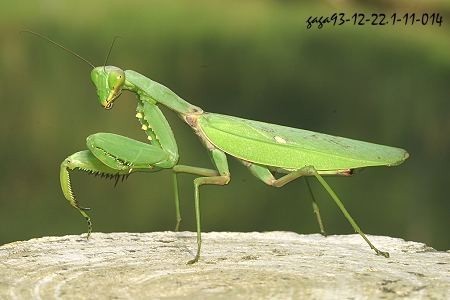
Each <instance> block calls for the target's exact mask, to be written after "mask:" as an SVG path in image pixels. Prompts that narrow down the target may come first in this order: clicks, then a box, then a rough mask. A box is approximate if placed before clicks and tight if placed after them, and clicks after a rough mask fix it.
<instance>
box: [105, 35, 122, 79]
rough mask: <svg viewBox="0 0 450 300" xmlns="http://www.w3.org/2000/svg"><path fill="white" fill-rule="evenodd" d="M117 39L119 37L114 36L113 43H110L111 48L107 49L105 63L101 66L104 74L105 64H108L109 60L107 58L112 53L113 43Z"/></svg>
mask: <svg viewBox="0 0 450 300" xmlns="http://www.w3.org/2000/svg"><path fill="white" fill-rule="evenodd" d="M118 38H120V36H118V35H116V36H115V37H114V39H113V41H112V43H111V46H110V47H109V50H108V54H107V55H106V59H105V63H104V64H103V71H104V72H105V73H106V70H105V67H106V64H107V63H108V59H109V56H110V55H111V51H112V49H113V47H114V43H115V42H116V40H117V39H118Z"/></svg>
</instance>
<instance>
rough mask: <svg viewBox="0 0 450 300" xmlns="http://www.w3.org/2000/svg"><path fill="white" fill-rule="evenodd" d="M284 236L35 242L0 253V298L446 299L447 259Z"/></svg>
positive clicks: (383, 246)
mask: <svg viewBox="0 0 450 300" xmlns="http://www.w3.org/2000/svg"><path fill="white" fill-rule="evenodd" d="M369 239H370V240H371V241H372V242H373V243H374V244H375V245H376V246H377V247H378V248H379V249H380V250H384V251H388V252H390V255H391V257H390V258H384V257H382V256H377V255H375V253H374V252H373V251H372V250H371V249H370V248H369V247H368V246H367V244H366V243H365V242H364V241H363V240H362V238H361V237H360V236H359V235H344V236H329V237H322V236H321V235H318V234H314V235H299V234H296V233H292V232H267V233H257V232H252V233H239V232H236V233H232V232H220V233H219V232H211V233H203V248H202V256H201V257H200V261H199V262H198V263H196V264H194V265H186V262H187V261H188V260H190V259H191V258H192V257H193V256H194V253H195V250H196V248H195V247H196V240H195V234H194V233H191V232H178V233H175V232H154V233H108V234H106V233H94V234H93V235H92V237H91V239H89V240H88V241H87V240H86V239H85V238H84V237H82V236H62V237H43V238H39V239H32V240H29V241H23V242H14V243H10V244H6V245H3V246H1V247H0V299H55V298H63V299H111V298H114V299H126V298H134V299H142V298H147V299H148V298H152V299H161V298H170V299H178V298H190V299H269V298H270V299H305V298H310V299H397V298H399V297H406V298H409V299H445V298H446V299H450V252H448V251H447V252H439V251H436V250H434V249H433V248H430V247H427V246H426V245H424V244H421V243H416V242H406V241H404V240H402V239H397V238H390V237H382V236H369Z"/></svg>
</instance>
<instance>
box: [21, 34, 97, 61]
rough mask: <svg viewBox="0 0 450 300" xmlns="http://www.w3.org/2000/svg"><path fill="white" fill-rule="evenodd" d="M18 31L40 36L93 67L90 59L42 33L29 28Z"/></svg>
mask: <svg viewBox="0 0 450 300" xmlns="http://www.w3.org/2000/svg"><path fill="white" fill-rule="evenodd" d="M20 32H28V33H31V34H34V35H35V36H37V37H40V38H42V39H44V40H46V41H48V42H50V43H52V44H53V45H55V46H58V47H59V48H61V49H63V50H65V51H67V52H69V53H70V54H72V55H73V56H76V57H78V58H79V59H81V60H82V61H84V62H85V63H87V64H88V65H89V66H91V67H92V68H93V69H94V68H95V66H94V65H93V64H92V63H91V62H90V61H88V60H87V59H85V58H84V57H82V56H81V55H79V54H77V53H75V52H74V51H72V50H70V49H68V48H66V47H64V46H63V45H61V44H59V43H57V42H55V41H53V40H51V39H50V38H48V37H46V36H44V35H42V34H40V33H37V32H34V31H31V30H21V31H20Z"/></svg>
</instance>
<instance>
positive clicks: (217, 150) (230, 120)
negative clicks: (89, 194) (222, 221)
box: [30, 32, 409, 264]
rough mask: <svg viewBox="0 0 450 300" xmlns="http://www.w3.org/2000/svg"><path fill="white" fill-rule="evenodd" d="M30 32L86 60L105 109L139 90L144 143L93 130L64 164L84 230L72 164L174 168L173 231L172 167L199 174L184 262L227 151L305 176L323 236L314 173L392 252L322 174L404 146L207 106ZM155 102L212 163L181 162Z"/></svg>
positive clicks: (392, 160) (376, 162) (63, 178)
mask: <svg viewBox="0 0 450 300" xmlns="http://www.w3.org/2000/svg"><path fill="white" fill-rule="evenodd" d="M30 33H33V34H35V35H38V36H40V37H42V38H44V39H46V40H48V41H50V42H51V43H53V44H55V45H57V46H59V47H61V48H63V49H65V50H67V51H69V52H71V53H72V54H74V55H75V56H77V57H79V58H81V59H83V60H84V61H85V62H87V63H89V65H90V66H91V67H92V68H93V69H92V71H91V79H92V82H93V83H94V86H95V88H96V90H97V95H98V100H99V102H100V104H101V106H102V107H104V108H105V109H107V110H110V109H111V108H112V107H113V105H114V104H115V103H116V101H117V99H118V98H119V96H120V95H121V94H122V92H123V91H124V90H126V91H130V92H132V93H135V94H136V96H137V108H136V117H137V119H138V120H139V122H140V124H141V129H142V130H143V131H144V132H145V134H146V135H147V139H148V141H147V143H144V142H140V141H137V140H133V139H130V138H128V137H125V136H121V135H117V134H113V133H96V134H92V135H90V136H89V137H88V138H87V142H86V144H87V148H88V150H84V151H80V152H76V153H74V154H72V155H70V156H69V157H67V158H66V159H65V160H64V161H63V162H62V163H61V169H60V182H61V189H62V191H63V194H64V197H65V198H66V199H67V200H68V201H69V203H70V204H71V205H72V206H73V207H74V208H75V209H77V210H78V211H79V212H80V214H81V215H82V216H83V217H84V218H85V219H86V220H87V223H88V233H87V236H88V237H89V235H90V234H91V232H92V223H91V219H90V217H89V216H88V214H87V213H86V211H87V210H89V209H88V208H84V207H81V206H80V205H79V204H78V201H77V200H76V198H75V196H74V193H73V191H72V187H71V183H70V175H69V171H72V170H82V171H85V172H87V173H90V174H96V175H98V174H100V175H102V176H107V177H115V178H116V183H117V180H118V179H119V178H120V177H122V178H124V177H126V176H128V175H129V174H131V173H134V172H156V171H160V170H163V169H171V170H172V171H173V187H174V194H175V208H176V230H178V228H179V225H180V221H181V216H180V206H179V194H178V183H177V174H179V173H188V174H193V175H196V176H197V177H196V178H195V179H194V201H195V219H196V226H197V251H196V254H195V257H194V258H193V259H191V260H189V261H188V264H192V263H195V262H197V261H198V260H199V258H200V252H201V246H202V238H201V218H200V187H201V186H202V185H226V184H228V183H229V181H230V178H231V174H230V170H229V168H228V161H227V157H233V158H235V159H237V160H238V161H239V162H241V163H242V164H243V165H244V166H245V167H247V168H248V170H249V171H250V172H251V173H252V174H253V175H254V176H255V177H256V178H258V179H259V180H261V181H262V182H264V183H265V184H267V185H270V186H273V187H282V186H284V185H285V184H287V183H289V182H291V181H293V180H295V179H298V178H301V177H305V179H306V183H307V187H308V190H309V192H310V193H311V196H312V206H313V211H314V213H315V214H316V218H317V220H318V223H319V227H320V231H321V233H322V234H324V235H325V231H324V228H323V223H322V220H321V217H320V212H319V208H318V206H317V203H316V200H315V198H314V195H313V194H312V190H311V186H310V184H309V182H308V179H307V178H308V177H309V176H313V177H315V178H316V179H317V180H318V181H319V183H320V184H321V185H322V186H323V187H324V188H325V190H326V191H327V192H328V194H329V195H330V196H331V198H332V199H333V200H334V201H335V203H336V204H337V206H338V207H339V209H340V210H341V212H342V213H343V214H344V216H345V218H346V219H347V220H348V221H349V223H350V224H351V226H352V227H353V229H354V230H355V231H356V232H357V233H359V234H360V235H361V237H362V238H363V239H364V240H365V241H366V242H367V244H368V245H369V246H370V248H372V249H373V250H374V251H375V253H376V254H378V255H382V256H384V257H389V253H388V252H384V251H380V250H378V249H377V248H376V247H375V246H374V245H373V244H372V243H371V242H370V240H369V239H368V238H367V237H366V235H365V234H364V233H363V232H362V230H361V229H360V227H359V226H358V224H357V223H356V222H355V221H354V219H353V218H352V217H351V216H350V214H349V213H348V211H347V210H346V208H345V207H344V205H343V203H342V201H341V200H340V199H339V197H338V196H337V195H336V193H335V192H334V191H333V190H332V189H331V187H330V186H329V185H328V184H327V182H326V181H325V180H324V178H323V176H332V175H335V176H349V175H352V174H353V173H354V172H355V170H358V169H361V168H366V167H375V166H396V165H399V164H401V163H403V162H404V161H405V160H406V159H407V158H408V156H409V154H408V153H407V152H406V151H405V150H403V149H400V148H394V147H389V146H384V145H378V144H373V143H368V142H364V141H358V140H353V139H348V138H343V137H337V136H332V135H327V134H323V133H317V132H313V131H308V130H303V129H296V128H290V127H286V126H280V125H275V124H269V123H264V122H259V121H252V120H247V119H242V118H237V117H233V116H227V115H222V114H216V113H209V112H205V111H204V110H203V109H201V108H200V107H197V106H195V105H192V104H190V103H189V102H187V101H185V100H184V99H182V98H181V97H179V96H178V95H177V94H175V93H174V92H173V91H171V90H170V89H169V88H167V87H165V86H164V85H162V84H160V83H157V82H155V81H153V80H151V79H149V78H147V77H145V76H144V75H141V74H139V73H138V72H135V71H132V70H122V69H121V68H118V67H114V66H106V62H105V64H104V65H103V66H99V67H95V66H94V65H92V64H91V63H90V62H89V61H87V60H85V59H84V58H82V57H81V56H79V55H78V54H76V53H74V52H72V51H71V50H68V49H66V48H65V47H63V46H61V45H60V44H58V43H56V42H54V41H52V40H50V39H48V38H47V37H44V36H42V35H40V34H37V33H34V32H30ZM113 44H114V41H113ZM111 48H112V45H111ZM111 48H110V51H111ZM109 53H110V52H109ZM109 53H108V56H107V57H109ZM106 61H107V59H106ZM158 105H163V106H165V107H167V108H169V109H170V110H172V111H174V112H175V113H176V114H177V115H178V116H179V117H180V118H181V120H183V121H184V122H185V123H186V124H187V126H189V127H190V128H192V130H193V132H194V133H195V135H197V137H198V138H199V140H200V142H201V143H202V144H203V145H204V146H205V148H206V150H207V152H208V154H209V156H210V157H211V159H212V162H213V164H214V168H200V167H196V166H190V165H181V164H178V160H179V153H178V147H177V143H176V140H175V137H174V134H173V132H172V129H171V127H170V125H169V123H168V121H167V119H166V118H165V116H164V114H163V113H162V112H161V110H160V109H159V107H158ZM275 173H277V174H280V176H279V178H276V177H275V175H274V174H275Z"/></svg>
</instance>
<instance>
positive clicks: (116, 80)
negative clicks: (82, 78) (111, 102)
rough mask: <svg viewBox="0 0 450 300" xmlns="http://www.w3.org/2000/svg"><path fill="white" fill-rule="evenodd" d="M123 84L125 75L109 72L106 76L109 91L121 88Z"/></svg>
mask: <svg viewBox="0 0 450 300" xmlns="http://www.w3.org/2000/svg"><path fill="white" fill-rule="evenodd" d="M124 82H125V74H123V72H111V74H109V76H108V85H109V88H110V89H113V90H116V89H118V88H121V87H122V85H123V84H124Z"/></svg>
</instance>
